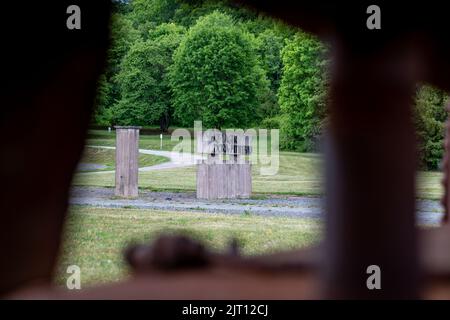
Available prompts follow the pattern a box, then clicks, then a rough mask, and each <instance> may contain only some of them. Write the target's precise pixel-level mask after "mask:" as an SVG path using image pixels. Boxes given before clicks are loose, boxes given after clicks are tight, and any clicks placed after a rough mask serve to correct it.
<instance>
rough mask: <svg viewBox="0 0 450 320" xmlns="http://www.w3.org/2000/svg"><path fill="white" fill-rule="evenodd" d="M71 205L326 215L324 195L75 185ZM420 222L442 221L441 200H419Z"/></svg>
mask: <svg viewBox="0 0 450 320" xmlns="http://www.w3.org/2000/svg"><path fill="white" fill-rule="evenodd" d="M70 204H72V205H90V206H96V207H107V208H123V207H132V208H139V209H155V210H168V211H196V212H205V213H224V214H244V215H251V214H255V215H263V216H285V217H286V216H288V217H298V218H312V219H323V218H324V214H323V212H324V201H323V198H317V197H297V196H267V197H264V198H263V199H237V200H215V201H209V200H199V199H196V198H195V193H194V192H190V193H184V192H183V193H177V192H150V191H141V192H140V194H139V198H138V199H134V200H128V199H117V198H115V197H114V189H112V188H95V187H73V189H72V194H71V199H70ZM417 208H418V212H417V218H418V222H419V224H427V225H428V224H439V221H440V219H441V217H442V208H441V206H440V203H439V201H432V200H418V203H417Z"/></svg>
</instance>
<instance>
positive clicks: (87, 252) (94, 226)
mask: <svg viewBox="0 0 450 320" xmlns="http://www.w3.org/2000/svg"><path fill="white" fill-rule="evenodd" d="M161 232H166V233H183V234H188V235H191V236H193V237H195V238H197V239H199V240H201V241H202V242H203V243H205V244H206V245H207V246H208V247H210V248H214V249H216V250H221V249H224V248H225V247H226V246H227V244H228V243H229V241H230V239H231V238H237V239H238V241H239V242H240V244H241V246H242V247H241V249H242V252H243V254H246V255H251V254H258V253H265V252H274V251H276V250H281V249H292V248H298V247H302V246H307V245H310V244H313V243H316V242H317V241H318V240H320V238H321V234H322V226H321V224H320V223H319V222H317V221H315V220H310V219H298V218H284V217H260V216H251V215H250V216H249V215H223V214H204V213H192V212H163V211H154V210H137V209H109V208H108V209H106V208H92V207H84V206H75V207H72V208H71V209H70V214H69V216H68V219H67V223H66V231H65V240H64V244H63V248H62V256H61V257H60V262H59V266H58V269H57V273H56V279H55V280H56V282H57V283H59V284H63V283H65V279H66V277H67V274H66V268H67V266H69V265H73V264H75V265H78V266H79V267H80V268H81V277H82V285H88V284H94V283H102V282H107V281H118V280H121V279H123V278H124V277H126V276H127V274H128V270H127V268H126V266H125V264H124V262H123V260H122V250H123V248H124V247H125V246H126V245H127V244H128V243H132V242H133V243H134V242H144V241H148V240H150V239H152V238H154V237H155V236H156V235H158V234H159V233H161Z"/></svg>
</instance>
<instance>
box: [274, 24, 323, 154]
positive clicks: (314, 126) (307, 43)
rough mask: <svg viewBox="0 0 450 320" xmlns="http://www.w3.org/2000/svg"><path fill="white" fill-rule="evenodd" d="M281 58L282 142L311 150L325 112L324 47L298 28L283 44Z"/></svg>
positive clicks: (286, 145) (294, 147)
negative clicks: (290, 38) (296, 32)
mask: <svg viewBox="0 0 450 320" xmlns="http://www.w3.org/2000/svg"><path fill="white" fill-rule="evenodd" d="M282 60H283V78H282V80H281V84H280V89H279V104H280V108H281V111H282V114H283V117H282V123H281V128H280V129H281V146H282V147H283V148H286V149H290V150H297V151H311V150H313V149H314V138H315V137H316V136H318V135H320V133H321V130H322V122H323V120H324V118H325V116H326V104H327V84H328V80H327V77H328V72H327V66H328V60H327V49H326V47H325V46H324V45H323V44H322V43H321V42H320V41H318V40H317V39H316V38H315V37H313V36H312V35H309V34H306V33H302V32H299V33H298V34H297V35H295V37H294V38H293V39H292V40H290V41H288V42H287V44H286V46H285V47H284V48H283V51H282Z"/></svg>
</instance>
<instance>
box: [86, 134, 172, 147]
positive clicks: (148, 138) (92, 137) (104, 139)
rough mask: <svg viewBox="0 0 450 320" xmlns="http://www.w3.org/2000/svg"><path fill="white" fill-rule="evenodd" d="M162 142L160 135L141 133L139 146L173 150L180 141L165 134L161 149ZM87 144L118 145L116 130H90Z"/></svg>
mask: <svg viewBox="0 0 450 320" xmlns="http://www.w3.org/2000/svg"><path fill="white" fill-rule="evenodd" d="M160 143H161V142H160V137H159V135H143V134H141V135H139V148H141V149H154V150H167V151H171V150H172V149H173V147H174V146H176V145H177V144H178V143H179V142H178V141H171V136H170V135H168V134H164V135H163V147H162V149H160V147H161V145H160ZM86 145H88V146H110V147H114V146H115V145H116V132H115V131H112V132H108V131H106V130H89V132H88V137H87V140H86Z"/></svg>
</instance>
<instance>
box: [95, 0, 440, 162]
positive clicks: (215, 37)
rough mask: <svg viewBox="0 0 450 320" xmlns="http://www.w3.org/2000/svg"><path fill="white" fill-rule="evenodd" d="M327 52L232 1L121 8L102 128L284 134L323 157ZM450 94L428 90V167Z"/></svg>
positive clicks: (104, 83)
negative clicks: (198, 123) (199, 125)
mask: <svg viewBox="0 0 450 320" xmlns="http://www.w3.org/2000/svg"><path fill="white" fill-rule="evenodd" d="M328 66H329V58H328V50H327V47H326V46H325V45H324V44H323V43H321V42H320V41H319V40H318V39H316V38H315V37H313V36H312V35H309V34H306V33H304V32H302V31H301V30H298V29H293V28H290V27H287V26H286V25H283V24H281V23H280V22H278V21H275V20H273V19H270V18H268V17H265V16H261V15H258V14H256V13H254V12H252V11H249V10H247V9H244V8H242V7H239V6H236V5H234V4H233V3H231V2H229V1H227V0H223V1H217V0H182V1H181V0H130V1H127V0H122V1H117V2H115V8H114V14H113V17H112V22H111V48H110V50H109V52H108V67H107V69H106V70H105V72H104V74H103V75H102V76H101V78H100V80H99V86H98V94H97V99H96V106H97V108H96V112H95V115H94V121H95V122H96V123H97V124H99V125H116V124H117V125H141V126H159V127H160V129H161V131H167V130H168V128H169V126H184V127H192V126H193V122H194V120H202V121H203V124H204V126H205V127H215V128H236V127H239V128H246V127H263V128H269V129H270V128H279V129H280V133H281V135H280V138H281V141H280V143H281V147H282V148H283V149H285V150H296V151H302V152H305V151H314V150H316V148H317V143H318V141H320V137H321V134H322V132H323V130H324V127H325V123H326V116H327V110H326V105H327V99H328V97H327V91H328V90H327V89H328V83H329V73H328ZM445 100H446V96H445V94H443V93H442V92H440V91H437V90H436V89H433V88H431V87H426V86H425V87H419V88H418V94H417V98H416V102H417V103H416V108H415V111H416V112H415V117H414V121H415V123H416V126H417V132H418V140H419V145H420V157H421V164H422V165H423V166H424V167H426V168H432V169H433V168H436V167H437V166H438V164H439V159H440V156H441V155H442V139H443V121H444V119H445V116H446V115H445V112H444V109H443V104H444V103H445Z"/></svg>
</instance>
